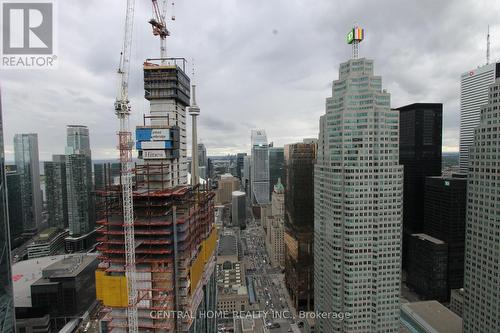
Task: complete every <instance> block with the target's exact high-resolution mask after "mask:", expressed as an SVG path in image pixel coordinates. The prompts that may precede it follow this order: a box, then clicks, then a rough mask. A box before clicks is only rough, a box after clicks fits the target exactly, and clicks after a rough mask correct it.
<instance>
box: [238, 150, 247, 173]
mask: <svg viewBox="0 0 500 333" xmlns="http://www.w3.org/2000/svg"><path fill="white" fill-rule="evenodd" d="M245 156H247V153H238V154H236V177H238V178H239V179H242V178H241V177H242V174H243V169H244V165H245Z"/></svg>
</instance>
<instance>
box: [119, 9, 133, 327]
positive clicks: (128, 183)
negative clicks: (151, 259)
mask: <svg viewBox="0 0 500 333" xmlns="http://www.w3.org/2000/svg"><path fill="white" fill-rule="evenodd" d="M134 7H135V0H127V12H126V17H125V34H124V38H123V48H122V52H121V57H120V66H119V68H118V74H119V76H120V85H119V88H118V96H117V97H116V101H115V113H116V116H117V117H118V120H119V122H120V131H119V132H118V149H119V150H120V163H121V183H122V201H123V229H124V234H125V235H124V237H125V275H126V278H127V291H128V307H127V319H128V332H130V333H138V331H139V328H138V319H137V284H136V268H135V239H134V208H133V196H132V146H133V141H132V133H131V132H130V128H129V118H130V110H131V107H130V101H129V98H128V80H129V71H130V49H131V46H132V32H133V28H134Z"/></svg>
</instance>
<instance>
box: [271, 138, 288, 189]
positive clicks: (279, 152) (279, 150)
mask: <svg viewBox="0 0 500 333" xmlns="http://www.w3.org/2000/svg"><path fill="white" fill-rule="evenodd" d="M283 163H284V152H283V147H270V148H269V184H271V186H269V190H270V191H269V196H271V194H272V193H273V188H274V184H276V183H278V178H281V179H282V181H281V183H282V184H283V185H285V186H286V180H283V179H284V177H283Z"/></svg>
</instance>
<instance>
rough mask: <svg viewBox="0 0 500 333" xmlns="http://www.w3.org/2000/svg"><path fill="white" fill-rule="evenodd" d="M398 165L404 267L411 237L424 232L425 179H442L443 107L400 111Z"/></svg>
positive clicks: (415, 106) (412, 107)
mask: <svg viewBox="0 0 500 333" xmlns="http://www.w3.org/2000/svg"><path fill="white" fill-rule="evenodd" d="M397 110H398V111H399V128H400V131H399V164H401V165H403V166H404V186H403V193H404V195H403V267H405V266H406V259H407V251H408V245H409V240H410V237H411V235H412V234H414V233H422V232H423V231H424V188H425V177H428V176H440V175H441V146H442V138H441V136H442V134H441V133H442V122H443V105H442V104H438V103H415V104H410V105H406V106H403V107H400V108H398V109H397Z"/></svg>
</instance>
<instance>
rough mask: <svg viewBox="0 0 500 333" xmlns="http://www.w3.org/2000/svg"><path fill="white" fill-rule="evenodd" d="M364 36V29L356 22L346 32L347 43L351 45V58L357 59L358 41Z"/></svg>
mask: <svg viewBox="0 0 500 333" xmlns="http://www.w3.org/2000/svg"><path fill="white" fill-rule="evenodd" d="M364 38H365V30H364V29H363V28H360V27H359V26H358V25H357V24H355V25H354V27H353V28H352V29H351V30H350V31H349V32H348V33H347V36H346V41H347V44H351V45H352V58H353V59H358V50H359V43H360V42H361V41H362V40H363V39H364Z"/></svg>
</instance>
